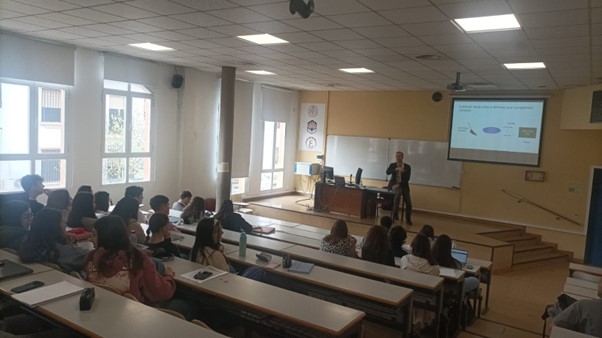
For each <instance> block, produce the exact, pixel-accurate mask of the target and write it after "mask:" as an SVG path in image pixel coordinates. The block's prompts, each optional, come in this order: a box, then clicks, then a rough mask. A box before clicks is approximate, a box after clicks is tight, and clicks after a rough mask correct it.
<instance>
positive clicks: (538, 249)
mask: <svg viewBox="0 0 602 338" xmlns="http://www.w3.org/2000/svg"><path fill="white" fill-rule="evenodd" d="M523 247H532V248H531V249H530V250H524V251H516V249H517V248H518V249H522V248H523ZM554 250H555V248H554V246H552V245H543V246H542V245H538V244H535V245H524V246H517V247H514V254H513V255H512V257H513V259H514V260H515V261H516V260H521V259H527V258H528V257H533V256H536V255H539V254H543V253H551V252H554Z"/></svg>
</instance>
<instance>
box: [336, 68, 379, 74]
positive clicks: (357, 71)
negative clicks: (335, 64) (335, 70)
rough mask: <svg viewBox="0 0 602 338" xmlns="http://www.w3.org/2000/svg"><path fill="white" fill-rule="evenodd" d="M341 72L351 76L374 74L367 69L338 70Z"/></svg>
mask: <svg viewBox="0 0 602 338" xmlns="http://www.w3.org/2000/svg"><path fill="white" fill-rule="evenodd" d="M339 70H340V71H341V72H345V73H351V74H367V73H374V71H372V70H370V69H367V68H340V69H339Z"/></svg>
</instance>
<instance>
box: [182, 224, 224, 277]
mask: <svg viewBox="0 0 602 338" xmlns="http://www.w3.org/2000/svg"><path fill="white" fill-rule="evenodd" d="M223 233H224V231H223V230H222V226H221V224H220V222H219V221H217V220H216V219H213V218H204V219H202V220H201V221H200V222H199V224H198V225H197V227H196V237H195V239H194V245H193V246H192V250H190V260H191V261H193V262H197V263H199V264H202V265H210V266H212V267H214V268H217V269H220V270H223V271H231V269H230V265H229V264H228V261H227V260H226V256H225V255H224V253H223V249H224V248H223V247H222V245H221V240H222V234H223Z"/></svg>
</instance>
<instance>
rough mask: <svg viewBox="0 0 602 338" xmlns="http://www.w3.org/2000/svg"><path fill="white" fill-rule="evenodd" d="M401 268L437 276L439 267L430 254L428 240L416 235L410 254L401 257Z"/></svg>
mask: <svg viewBox="0 0 602 338" xmlns="http://www.w3.org/2000/svg"><path fill="white" fill-rule="evenodd" d="M401 268H402V269H404V270H406V269H407V270H412V271H416V272H422V273H426V274H429V275H435V276H439V265H438V264H437V261H436V260H435V258H433V254H432V253H431V244H430V242H429V239H428V238H427V237H426V236H424V235H422V234H418V235H416V237H414V240H413V241H412V253H410V254H407V255H405V256H403V257H401Z"/></svg>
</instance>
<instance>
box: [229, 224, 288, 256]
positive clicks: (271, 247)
mask: <svg viewBox="0 0 602 338" xmlns="http://www.w3.org/2000/svg"><path fill="white" fill-rule="evenodd" d="M239 240H240V233H238V232H236V231H232V230H226V229H224V235H223V236H222V241H223V242H225V243H231V244H235V245H238V241H239ZM291 246H293V244H291V243H287V242H280V241H274V240H271V239H268V238H266V237H260V236H252V235H247V247H250V248H254V249H258V250H263V251H267V252H272V253H278V252H281V251H282V250H284V249H286V248H288V247H291Z"/></svg>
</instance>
